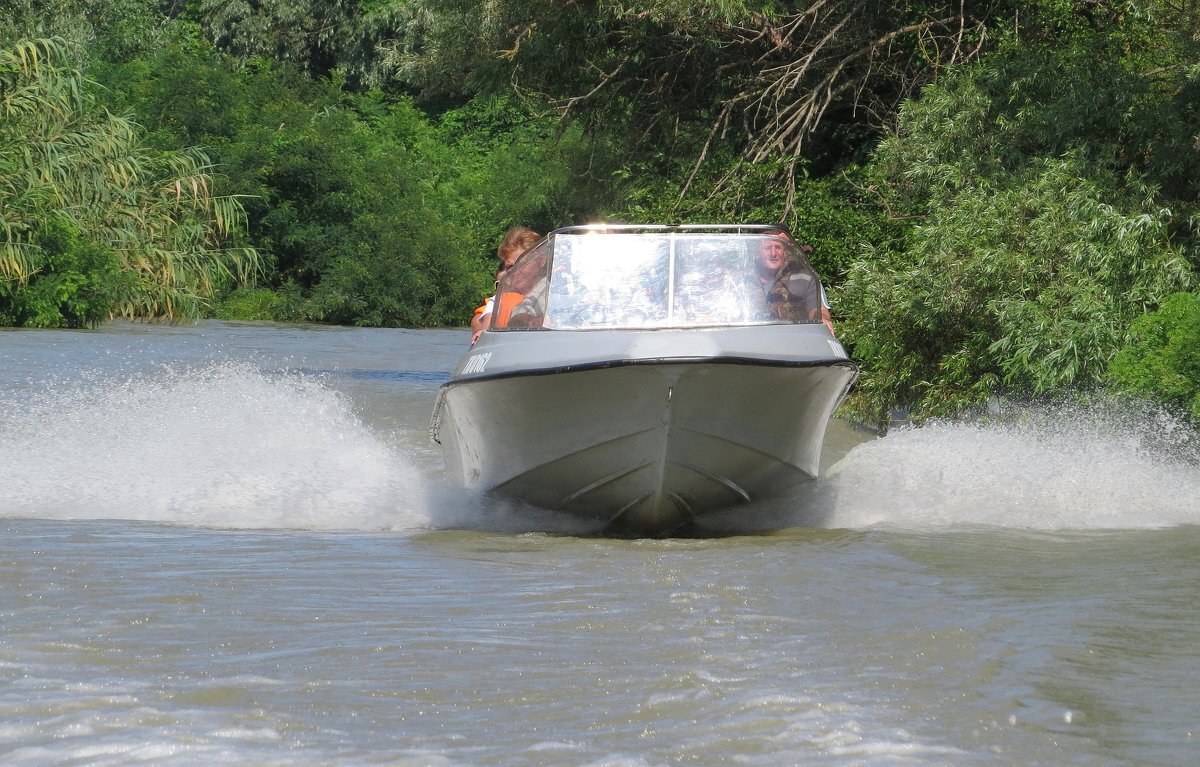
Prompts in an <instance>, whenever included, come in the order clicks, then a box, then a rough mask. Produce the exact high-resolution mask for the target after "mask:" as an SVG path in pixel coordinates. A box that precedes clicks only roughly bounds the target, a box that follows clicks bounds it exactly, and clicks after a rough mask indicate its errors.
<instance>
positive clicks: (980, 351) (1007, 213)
mask: <svg viewBox="0 0 1200 767" xmlns="http://www.w3.org/2000/svg"><path fill="white" fill-rule="evenodd" d="M1102 42H1103V41H1102ZM1105 44H1107V43H1106V42H1105ZM1080 46H1081V47H1079V48H1077V49H1073V50H1071V51H1068V52H1062V51H1059V52H1054V53H1053V54H1052V53H1051V52H1048V51H1040V52H1039V51H1037V50H1020V51H1016V50H1014V51H1005V52H1002V53H999V54H996V55H995V56H993V57H991V58H989V59H985V61H984V62H983V63H981V64H979V65H976V66H973V67H970V68H965V69H962V70H959V71H958V72H957V73H955V74H953V75H951V76H948V77H947V78H945V79H944V80H943V81H942V82H941V83H939V84H938V85H937V86H936V87H933V88H930V89H928V90H927V91H926V92H925V94H924V97H923V98H922V99H921V100H920V101H918V102H912V103H910V104H908V105H907V106H906V108H905V109H904V111H903V112H902V119H901V125H900V130H899V132H898V133H897V135H896V136H895V137H892V138H890V139H888V140H887V141H885V142H883V144H882V145H881V146H880V148H879V150H878V152H877V154H876V157H875V161H874V164H873V166H872V172H874V173H875V174H877V179H878V181H877V185H878V189H879V191H880V194H881V201H882V203H883V205H884V206H885V208H886V209H887V210H888V211H889V213H890V214H891V215H893V216H896V217H900V218H904V219H905V220H907V221H909V222H910V223H909V225H908V230H907V235H906V236H905V237H904V238H903V240H901V241H884V242H882V243H863V247H864V251H863V256H862V257H861V258H859V259H857V260H856V261H855V263H854V264H853V266H852V268H851V270H850V275H849V278H848V280H847V282H846V284H845V285H844V286H843V288H842V289H841V290H840V291H838V292H837V297H838V298H839V299H840V307H841V308H842V310H843V311H844V313H845V315H846V317H847V322H845V323H844V324H843V325H842V328H843V330H844V332H845V338H846V340H847V341H849V343H851V344H852V347H853V350H854V353H855V355H856V356H858V357H860V358H861V359H863V360H864V361H865V362H866V365H867V372H866V374H865V375H864V376H863V379H862V381H861V384H860V386H859V388H858V390H857V393H856V397H855V405H856V408H857V411H858V413H859V414H860V415H861V416H862V417H864V418H869V419H871V420H885V419H886V418H887V417H888V415H889V414H890V413H891V412H892V411H893V410H894V409H897V408H900V409H905V410H909V411H910V412H911V413H912V414H913V415H916V416H918V417H924V416H930V415H945V414H951V413H957V412H960V411H962V410H963V409H965V408H969V407H971V406H973V405H978V404H980V403H982V402H984V401H986V400H987V399H988V397H990V396H992V395H994V394H998V393H1020V394H1033V395H1042V394H1048V393H1055V392H1062V391H1065V390H1068V389H1079V388H1088V387H1091V386H1094V385H1096V384H1097V383H1099V381H1100V380H1101V377H1102V374H1103V372H1104V370H1105V369H1106V367H1107V365H1108V363H1109V361H1110V360H1111V359H1112V358H1113V356H1114V355H1115V354H1116V353H1117V351H1118V350H1119V349H1120V348H1121V347H1122V346H1123V345H1124V344H1125V342H1126V338H1127V333H1128V327H1129V325H1130V323H1132V322H1133V321H1134V320H1135V319H1136V318H1137V317H1139V316H1140V315H1142V314H1143V313H1144V312H1145V311H1147V310H1148V309H1152V308H1154V307H1155V306H1157V305H1158V304H1159V303H1160V302H1161V301H1163V300H1164V299H1165V298H1166V297H1167V296H1168V295H1170V294H1171V293H1173V292H1176V291H1179V290H1183V289H1187V288H1188V287H1189V286H1190V285H1192V284H1193V283H1194V282H1195V265H1194V263H1192V260H1191V258H1190V254H1191V253H1193V252H1194V249H1195V240H1194V234H1193V232H1192V230H1191V229H1190V227H1189V226H1188V220H1189V217H1190V216H1191V215H1192V214H1193V212H1194V203H1191V202H1189V201H1187V200H1180V199H1171V198H1169V197H1167V196H1166V195H1165V193H1164V192H1163V189H1162V187H1161V185H1160V184H1159V183H1158V179H1159V178H1161V177H1162V170H1161V169H1160V168H1159V167H1157V166H1155V165H1154V164H1153V163H1151V162H1147V161H1146V158H1147V157H1149V156H1150V155H1149V152H1148V151H1147V150H1148V148H1149V144H1147V143H1145V142H1147V141H1148V138H1147V136H1149V135H1151V134H1152V133H1153V131H1154V128H1153V126H1154V125H1157V126H1158V128H1159V129H1160V130H1175V129H1177V128H1178V127H1179V124H1176V127H1175V128H1172V127H1171V126H1172V124H1173V123H1172V120H1173V119H1175V117H1173V116H1172V115H1171V114H1168V113H1166V112H1168V111H1169V110H1166V104H1167V103H1168V97H1169V94H1167V93H1165V92H1163V93H1160V94H1158V96H1157V97H1155V96H1154V95H1153V94H1151V93H1149V92H1148V91H1147V88H1146V82H1145V80H1144V79H1140V78H1138V77H1135V76H1133V75H1124V74H1119V73H1116V72H1115V70H1119V69H1120V62H1117V63H1116V65H1113V64H1112V63H1111V62H1109V63H1108V64H1098V63H1096V61H1094V60H1093V59H1092V58H1089V56H1088V49H1087V47H1086V46H1085V45H1083V44H1082V43H1081V44H1080ZM1039 62H1040V63H1041V64H1043V65H1045V66H1047V67H1052V69H1053V70H1056V71H1057V72H1058V73H1059V74H1060V75H1062V76H1061V77H1058V78H1045V81H1044V80H1043V78H1040V77H1037V76H1035V74H1034V72H1035V71H1036V70H1037V69H1038V65H1039ZM1106 67H1107V68H1108V69H1109V70H1110V74H1111V75H1112V76H1110V77H1106V76H1099V77H1096V76H1092V75H1091V74H1088V73H1089V72H1092V71H1093V70H1100V69H1104V68H1106ZM1072 72H1073V73H1075V74H1074V75H1070V73H1072ZM1072 84H1074V85H1072ZM1156 99H1157V100H1156ZM1151 103H1158V104H1159V107H1160V111H1163V112H1164V114H1162V115H1159V116H1157V117H1155V116H1154V114H1153V113H1154V110H1153V109H1151V108H1150V104H1151ZM1088 105H1090V106H1088ZM1114 107H1121V108H1120V109H1114ZM1054 114H1060V115H1062V117H1061V119H1047V115H1054ZM1067 115H1072V116H1071V118H1070V119H1067ZM1176 117H1178V116H1176Z"/></svg>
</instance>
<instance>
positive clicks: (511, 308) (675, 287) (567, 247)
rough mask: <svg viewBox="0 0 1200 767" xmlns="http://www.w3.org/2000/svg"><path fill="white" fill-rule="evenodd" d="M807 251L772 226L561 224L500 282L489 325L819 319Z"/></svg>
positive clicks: (817, 286) (820, 295)
mask: <svg viewBox="0 0 1200 767" xmlns="http://www.w3.org/2000/svg"><path fill="white" fill-rule="evenodd" d="M772 250H774V251H777V252H776V253H775V255H774V260H771V257H769V256H767V255H766V254H767V252H768V251H772ZM806 250H810V249H804V248H801V247H799V246H798V245H797V244H796V242H795V240H794V239H792V237H791V234H790V233H789V232H788V230H787V229H786V228H785V227H783V226H779V225H775V224H680V225H661V224H660V225H639V224H587V225H581V226H570V227H563V228H561V229H556V230H554V231H552V232H550V233H549V234H548V235H546V236H545V237H543V238H542V239H541V240H540V241H538V242H537V243H536V244H535V245H534V246H532V247H531V248H529V249H528V250H527V251H525V253H523V254H522V255H521V257H520V258H519V259H518V260H517V261H516V262H515V263H514V264H513V266H512V267H510V268H509V269H508V270H507V271H506V272H505V274H504V275H503V276H502V278H501V279H500V280H499V281H498V282H497V293H496V298H495V309H494V310H493V312H492V323H491V327H490V330H500V331H505V330H611V329H617V328H622V329H633V328H684V327H704V326H717V325H720V326H728V325H757V324H775V323H780V322H786V323H813V322H820V321H821V315H822V307H823V306H825V305H826V304H825V298H824V289H823V288H822V286H821V282H820V279H819V278H818V277H817V275H816V272H814V271H813V269H812V266H811V265H810V264H809V262H808V259H807V254H806ZM777 264H778V265H779V266H776V265H777Z"/></svg>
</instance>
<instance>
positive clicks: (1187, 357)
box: [1106, 293, 1200, 422]
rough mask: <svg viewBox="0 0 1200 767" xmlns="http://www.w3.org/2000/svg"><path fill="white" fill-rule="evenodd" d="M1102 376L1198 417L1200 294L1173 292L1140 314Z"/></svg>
mask: <svg viewBox="0 0 1200 767" xmlns="http://www.w3.org/2000/svg"><path fill="white" fill-rule="evenodd" d="M1106 378H1107V380H1108V381H1109V382H1110V383H1112V384H1113V385H1114V386H1116V387H1117V388H1118V389H1121V390H1124V391H1128V392H1131V393H1133V394H1136V395H1138V396H1140V397H1144V398H1147V399H1150V400H1152V401H1154V402H1158V403H1161V404H1165V405H1169V406H1171V407H1174V408H1178V409H1179V410H1182V411H1183V412H1186V413H1188V414H1189V415H1190V416H1191V417H1192V418H1193V419H1194V420H1195V421H1196V422H1200V295H1198V294H1196V293H1175V294H1174V295H1171V296H1169V297H1167V299H1166V300H1165V301H1163V303H1162V306H1161V307H1159V309H1158V310H1157V311H1154V312H1151V313H1150V314H1147V315H1145V316H1142V317H1139V318H1138V319H1137V320H1136V321H1135V322H1134V323H1133V327H1132V329H1131V331H1130V340H1129V343H1128V345H1127V346H1125V348H1123V349H1122V350H1121V351H1120V352H1119V353H1118V354H1117V356H1116V357H1115V358H1114V359H1113V361H1112V364H1111V365H1110V366H1109V368H1108V372H1107V374H1106Z"/></svg>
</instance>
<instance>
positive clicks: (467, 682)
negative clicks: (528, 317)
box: [0, 322, 1200, 767]
mask: <svg viewBox="0 0 1200 767" xmlns="http://www.w3.org/2000/svg"><path fill="white" fill-rule="evenodd" d="M466 339H467V334H466V332H464V331H449V330H447V331H437V330H435V331H404V330H366V329H347V328H315V327H287V326H269V325H254V324H223V323H216V322H210V323H203V324H200V325H195V326H187V327H169V326H155V325H134V324H120V323H118V324H113V325H111V326H106V327H105V328H102V329H100V330H98V331H87V332H66V331H0V530H2V531H3V535H2V537H0V626H2V629H3V630H2V632H0V764H4V765H37V766H39V767H40V766H42V765H47V766H48V765H55V766H58V765H156V766H158V765H171V766H173V765H189V766H190V765H197V766H199V765H203V766H205V767H212V766H213V765H256V766H272V765H338V766H341V765H413V766H416V765H556V766H557V765H572V766H573V765H579V766H581V767H582V766H589V767H591V766H600V765H605V766H613V767H618V766H619V767H625V766H627V765H628V766H630V767H641V766H643V765H772V766H775V765H955V766H961V765H1056V766H1057V765H1194V764H1197V763H1200V706H1198V705H1197V697H1196V696H1197V693H1196V691H1197V689H1200V641H1198V637H1200V610H1198V609H1197V599H1198V598H1200V469H1198V468H1197V463H1196V462H1195V455H1194V453H1188V451H1187V450H1186V449H1185V448H1183V447H1180V446H1181V445H1183V444H1184V441H1183V440H1182V439H1181V438H1180V435H1181V434H1185V431H1184V430H1183V429H1182V427H1179V426H1178V425H1177V424H1175V423H1173V422H1171V421H1170V419H1167V418H1163V417H1161V416H1158V417H1156V416H1153V415H1142V416H1139V417H1138V418H1129V417H1121V416H1120V415H1119V414H1117V415H1114V414H1113V413H1111V412H1104V411H1102V410H1100V409H1097V410H1074V411H1068V410H1060V411H1057V412H1048V411H1047V412H1042V413H1034V414H1031V415H1030V416H1028V417H1026V418H1022V419H1019V420H1018V421H1017V422H1014V423H1012V424H1009V425H1007V426H978V425H975V426H972V425H967V424H940V425H932V426H927V427H924V428H919V429H908V430H900V431H893V432H892V433H891V434H889V435H888V436H886V437H884V438H881V439H874V438H869V437H868V436H867V435H864V434H859V433H856V432H854V431H853V430H851V429H849V428H847V427H846V426H845V425H843V424H840V423H835V424H834V425H833V426H832V427H831V433H830V437H829V440H828V442H827V449H826V456H825V460H824V463H825V464H826V465H827V467H828V469H827V471H826V475H825V476H824V477H822V478H821V479H820V480H818V481H817V482H815V483H812V485H811V487H810V488H807V489H806V491H805V492H804V494H802V495H797V496H796V497H794V498H791V499H787V500H786V501H785V502H781V503H777V504H775V506H774V507H772V508H769V509H764V510H763V514H764V518H765V519H767V520H769V522H770V525H769V526H768V527H766V528H763V529H749V528H747V529H741V530H739V529H738V528H737V527H736V524H737V523H736V521H734V520H730V522H729V524H730V526H731V530H726V531H725V534H722V535H719V536H718V535H714V536H712V537H708V538H694V539H672V540H613V539H607V538H603V537H596V536H593V535H585V534H580V533H581V532H583V531H579V530H573V529H571V528H570V527H569V526H565V525H563V524H561V523H559V522H557V521H556V520H555V519H554V518H553V517H552V516H548V515H545V514H541V513H539V512H536V511H535V510H532V509H523V508H519V507H515V506H513V505H506V504H501V503H498V502H496V501H494V500H490V499H487V498H481V497H477V496H473V495H470V494H467V493H464V492H461V491H459V490H456V489H455V488H452V487H449V486H447V484H446V482H445V480H444V478H443V477H442V475H441V458H440V454H439V453H438V452H437V450H436V449H435V448H436V445H433V444H432V443H430V442H429V441H428V438H427V436H426V425H427V423H426V422H427V419H428V416H429V412H430V409H431V407H432V405H433V400H434V396H435V394H436V391H437V388H438V386H439V384H440V383H441V382H442V381H444V380H445V378H446V376H447V373H448V371H449V370H450V368H451V367H452V366H453V364H454V362H455V360H456V358H457V357H458V355H459V354H460V353H461V352H462V351H463V350H464V348H465V341H466Z"/></svg>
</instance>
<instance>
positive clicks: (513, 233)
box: [496, 226, 542, 260]
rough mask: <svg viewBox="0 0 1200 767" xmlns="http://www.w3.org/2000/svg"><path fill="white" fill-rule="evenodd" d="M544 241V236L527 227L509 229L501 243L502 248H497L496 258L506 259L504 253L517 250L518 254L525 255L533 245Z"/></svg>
mask: <svg viewBox="0 0 1200 767" xmlns="http://www.w3.org/2000/svg"><path fill="white" fill-rule="evenodd" d="M540 239H542V235H540V234H538V233H537V232H535V231H533V230H532V229H530V228H529V227H527V226H513V227H509V229H508V231H507V232H505V233H504V239H503V240H501V241H500V246H499V247H498V248H496V258H499V259H501V260H503V259H504V253H505V252H507V251H513V250H515V251H516V252H517V253H523V252H525V251H526V250H529V248H531V247H533V244H534V243H535V242H537V241H538V240H540Z"/></svg>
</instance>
